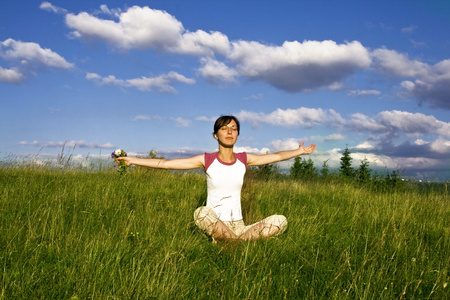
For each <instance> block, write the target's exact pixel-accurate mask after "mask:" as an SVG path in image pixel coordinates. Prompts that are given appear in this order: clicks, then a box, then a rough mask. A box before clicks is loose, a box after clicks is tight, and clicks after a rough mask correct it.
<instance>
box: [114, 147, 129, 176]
mask: <svg viewBox="0 0 450 300" xmlns="http://www.w3.org/2000/svg"><path fill="white" fill-rule="evenodd" d="M125 156H127V153H126V152H125V151H124V150H122V149H117V150H116V151H114V152H113V153H111V158H112V159H114V160H115V159H116V158H118V157H125ZM127 167H128V166H127V163H126V162H125V161H123V160H120V161H119V170H117V172H118V173H119V175H124V174H125V171H126V169H127Z"/></svg>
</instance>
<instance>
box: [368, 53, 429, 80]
mask: <svg viewBox="0 0 450 300" xmlns="http://www.w3.org/2000/svg"><path fill="white" fill-rule="evenodd" d="M372 57H373V58H374V64H375V67H376V68H377V69H378V70H379V71H380V72H383V73H388V74H391V75H395V76H401V77H416V76H426V75H427V74H429V71H430V66H429V65H427V64H425V63H422V62H420V61H418V60H410V59H409V58H408V55H406V54H401V53H398V52H397V51H395V50H388V49H385V48H381V49H376V50H374V51H373V52H372Z"/></svg>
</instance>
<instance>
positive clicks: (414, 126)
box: [346, 110, 450, 136]
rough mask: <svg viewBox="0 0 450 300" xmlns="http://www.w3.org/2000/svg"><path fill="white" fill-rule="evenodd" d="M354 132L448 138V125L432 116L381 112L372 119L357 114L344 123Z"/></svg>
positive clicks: (403, 112) (449, 127)
mask: <svg viewBox="0 0 450 300" xmlns="http://www.w3.org/2000/svg"><path fill="white" fill-rule="evenodd" d="M346 125H347V127H348V128H350V129H352V130H355V131H361V130H364V131H369V132H383V133H387V132H392V133H403V134H405V135H410V136H417V135H422V134H427V133H437V134H441V135H444V136H450V123H446V122H442V121H439V120H437V119H436V118H435V117H434V116H431V115H424V114H422V113H410V112H406V111H398V110H393V111H382V112H380V113H378V114H377V115H376V116H375V117H374V118H370V117H368V116H366V115H364V114H361V113H357V114H353V115H352V116H351V119H350V120H348V121H347V123H346Z"/></svg>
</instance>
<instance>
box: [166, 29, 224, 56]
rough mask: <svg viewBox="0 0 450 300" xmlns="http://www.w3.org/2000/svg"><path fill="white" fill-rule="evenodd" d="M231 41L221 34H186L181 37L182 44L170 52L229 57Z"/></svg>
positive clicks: (198, 32) (202, 32)
mask: <svg viewBox="0 0 450 300" xmlns="http://www.w3.org/2000/svg"><path fill="white" fill-rule="evenodd" d="M230 48H231V46H230V41H229V40H228V37H227V36H226V35H224V34H223V33H221V32H217V31H213V32H211V33H207V32H205V31H203V30H197V31H196V32H185V33H184V34H183V35H181V36H180V42H179V43H178V44H177V45H176V46H175V47H170V48H169V51H171V52H177V53H183V54H190V55H207V56H213V55H214V53H218V54H222V55H227V54H228V53H229V51H230Z"/></svg>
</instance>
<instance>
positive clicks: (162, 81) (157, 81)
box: [86, 71, 195, 93]
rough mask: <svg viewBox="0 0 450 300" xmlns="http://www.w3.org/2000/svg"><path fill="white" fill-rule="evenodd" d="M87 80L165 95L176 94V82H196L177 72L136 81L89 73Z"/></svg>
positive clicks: (136, 79)
mask: <svg viewBox="0 0 450 300" xmlns="http://www.w3.org/2000/svg"><path fill="white" fill-rule="evenodd" d="M86 79H88V80H92V81H94V82H96V83H97V84H100V85H115V86H123V87H134V88H137V89H139V90H141V91H152V90H153V89H154V88H156V89H158V90H159V91H160V92H164V93H175V92H176V89H175V88H174V87H173V86H172V85H173V84H174V83H176V82H181V83H186V84H194V83H195V80H194V79H190V78H187V77H185V76H183V75H181V74H179V73H177V72H173V71H171V72H169V73H167V74H163V75H160V76H157V77H144V76H143V77H141V78H135V79H126V80H123V79H117V78H116V77H115V76H113V75H109V76H107V77H101V76H100V75H98V74H96V73H87V74H86Z"/></svg>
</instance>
